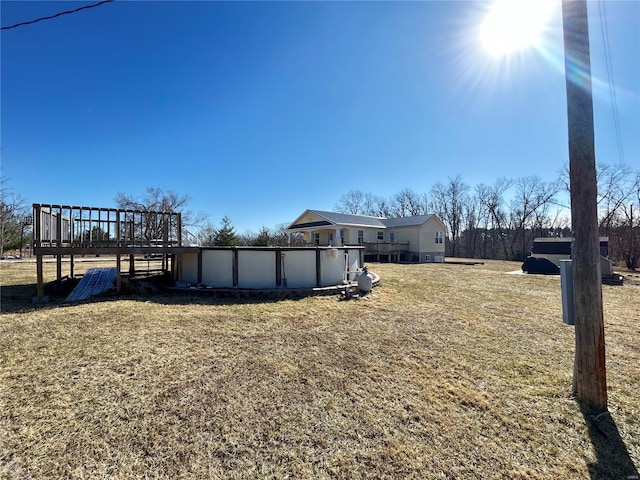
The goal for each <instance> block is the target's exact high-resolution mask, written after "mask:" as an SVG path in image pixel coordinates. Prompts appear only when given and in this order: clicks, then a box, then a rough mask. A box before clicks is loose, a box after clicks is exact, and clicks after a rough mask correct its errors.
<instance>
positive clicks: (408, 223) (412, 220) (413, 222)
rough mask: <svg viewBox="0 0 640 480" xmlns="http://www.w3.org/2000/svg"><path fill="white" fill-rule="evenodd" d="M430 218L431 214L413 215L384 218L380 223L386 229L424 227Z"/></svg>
mask: <svg viewBox="0 0 640 480" xmlns="http://www.w3.org/2000/svg"><path fill="white" fill-rule="evenodd" d="M431 217H433V214H429V215H415V216H413V217H400V218H385V219H384V220H382V223H384V225H385V226H386V227H387V228H398V227H414V226H420V225H424V224H425V223H426V222H427V221H428V220H429V219H430V218H431Z"/></svg>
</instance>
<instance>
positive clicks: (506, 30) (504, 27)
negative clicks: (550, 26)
mask: <svg viewBox="0 0 640 480" xmlns="http://www.w3.org/2000/svg"><path fill="white" fill-rule="evenodd" d="M555 3H556V2H555V1H554V0H496V1H494V2H493V3H492V4H491V5H490V7H489V8H488V10H487V12H486V16H485V19H484V22H483V23H482V25H481V26H480V41H481V42H482V46H483V47H484V49H485V50H486V51H487V52H488V53H489V54H490V55H492V56H495V57H503V56H508V55H511V54H513V53H515V52H518V51H520V50H524V49H527V48H535V47H538V46H539V45H540V41H541V36H542V33H543V32H544V30H545V27H546V26H547V23H548V21H549V19H550V17H551V13H552V11H553V7H554V4H555Z"/></svg>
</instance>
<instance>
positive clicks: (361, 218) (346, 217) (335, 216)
mask: <svg viewBox="0 0 640 480" xmlns="http://www.w3.org/2000/svg"><path fill="white" fill-rule="evenodd" d="M309 211H310V212H311V213H315V214H316V215H318V216H319V217H322V218H324V219H325V220H328V221H329V222H331V223H337V224H347V225H361V226H363V227H384V226H385V224H384V221H385V219H384V218H381V217H368V216H366V215H351V214H349V213H337V212H324V211H322V210H309Z"/></svg>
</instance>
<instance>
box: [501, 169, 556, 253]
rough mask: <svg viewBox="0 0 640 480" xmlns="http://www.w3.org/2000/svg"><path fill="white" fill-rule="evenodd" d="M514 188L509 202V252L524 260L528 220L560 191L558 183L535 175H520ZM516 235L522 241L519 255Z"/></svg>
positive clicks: (529, 224)
mask: <svg viewBox="0 0 640 480" xmlns="http://www.w3.org/2000/svg"><path fill="white" fill-rule="evenodd" d="M515 189H516V191H515V195H514V198H513V200H512V202H511V227H512V229H513V231H514V235H513V236H512V237H511V254H512V258H514V259H515V258H519V257H521V258H520V260H524V257H526V251H527V248H526V246H527V236H526V230H527V227H529V228H531V226H532V225H531V223H530V221H531V219H532V218H533V216H534V214H535V213H536V212H537V211H538V210H540V209H544V208H547V207H548V205H549V203H550V202H551V200H553V198H554V197H555V196H556V195H557V193H558V192H559V191H560V183H559V182H558V181H554V182H543V181H542V179H541V178H540V177H537V176H528V177H520V178H518V179H517V180H516V182H515ZM518 236H519V237H520V239H521V241H522V243H521V246H522V250H521V252H520V255H516V252H515V243H516V241H517V239H518Z"/></svg>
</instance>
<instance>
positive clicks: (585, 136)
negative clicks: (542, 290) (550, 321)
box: [562, 0, 607, 411]
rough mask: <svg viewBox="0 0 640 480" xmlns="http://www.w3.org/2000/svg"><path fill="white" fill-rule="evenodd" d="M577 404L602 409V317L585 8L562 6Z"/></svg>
mask: <svg viewBox="0 0 640 480" xmlns="http://www.w3.org/2000/svg"><path fill="white" fill-rule="evenodd" d="M562 22H563V30H564V55H565V75H566V88H567V116H568V125H569V172H570V186H571V222H572V229H573V236H574V239H575V241H574V245H573V248H572V253H571V256H572V262H573V298H574V316H575V317H574V318H575V332H576V353H575V355H576V364H575V368H576V370H575V375H576V378H575V386H576V392H575V393H576V395H577V398H578V401H579V402H580V403H581V404H583V405H584V406H585V407H588V408H590V409H594V410H599V411H604V410H606V409H607V380H606V367H605V343H604V316H603V311H602V278H601V270H600V238H599V231H598V204H597V181H596V162H595V149H594V132H593V98H592V95H591V60H590V53H589V30H588V23H587V3H586V1H585V0H563V2H562Z"/></svg>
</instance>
